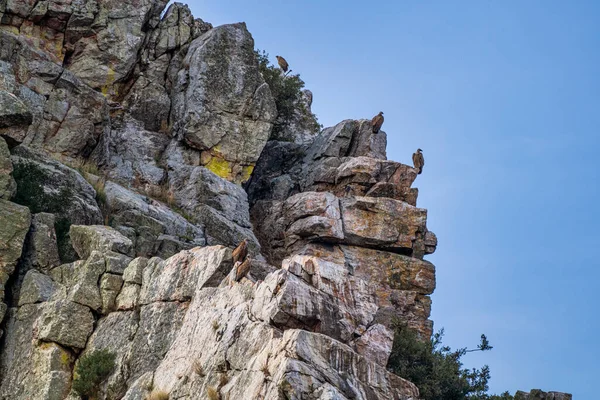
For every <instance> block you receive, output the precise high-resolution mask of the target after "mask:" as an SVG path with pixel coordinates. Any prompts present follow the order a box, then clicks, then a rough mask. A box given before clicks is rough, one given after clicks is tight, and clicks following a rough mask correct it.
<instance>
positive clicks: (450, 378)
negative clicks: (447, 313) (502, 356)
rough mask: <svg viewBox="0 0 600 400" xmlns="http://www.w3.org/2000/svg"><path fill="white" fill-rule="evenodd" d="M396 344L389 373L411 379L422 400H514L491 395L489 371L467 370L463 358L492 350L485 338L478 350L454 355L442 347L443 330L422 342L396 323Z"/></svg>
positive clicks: (410, 330)
mask: <svg viewBox="0 0 600 400" xmlns="http://www.w3.org/2000/svg"><path fill="white" fill-rule="evenodd" d="M394 331H395V332H394V344H393V347H392V353H391V355H390V358H389V361H388V369H389V370H390V371H391V372H393V373H395V374H396V375H399V376H401V377H402V378H405V379H408V380H409V381H411V382H412V383H414V384H415V385H417V387H418V388H419V391H420V394H421V396H420V397H421V399H423V400H464V399H469V400H512V399H513V397H512V396H510V395H509V394H508V392H505V393H503V394H502V395H500V396H496V395H488V394H487V391H488V389H489V387H488V382H489V379H490V369H489V367H488V366H487V365H484V366H483V367H481V369H475V368H474V369H471V370H469V369H465V368H463V364H462V362H461V361H460V360H461V358H462V357H463V356H464V355H465V354H466V353H468V352H471V351H486V350H491V349H492V347H491V346H490V344H489V342H488V340H487V338H486V337H485V335H481V344H480V345H479V346H478V347H477V349H473V350H467V349H466V348H463V349H459V350H456V351H452V350H451V349H450V347H448V346H442V338H443V336H444V330H443V329H442V330H441V331H439V332H438V333H436V334H434V335H433V337H432V338H431V340H430V341H422V340H420V338H419V336H418V334H417V332H415V331H414V330H412V329H410V328H408V327H407V326H406V325H405V324H402V323H396V324H395V327H394Z"/></svg>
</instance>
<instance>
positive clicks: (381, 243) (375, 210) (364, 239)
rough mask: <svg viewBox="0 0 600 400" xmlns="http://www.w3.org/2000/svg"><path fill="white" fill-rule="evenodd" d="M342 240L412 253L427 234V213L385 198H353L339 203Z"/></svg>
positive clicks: (344, 199)
mask: <svg viewBox="0 0 600 400" xmlns="http://www.w3.org/2000/svg"><path fill="white" fill-rule="evenodd" d="M340 204H341V210H342V219H343V226H344V236H345V241H346V242H347V243H349V244H355V245H359V246H378V247H380V248H389V249H393V250H396V251H405V252H408V253H409V254H411V253H412V250H413V247H415V246H416V244H415V242H417V241H419V240H420V241H421V242H422V237H423V235H424V234H425V232H427V228H426V227H425V222H426V219H427V210H425V209H421V208H416V207H413V206H410V205H408V204H406V203H403V202H400V201H397V200H392V199H386V198H381V197H378V198H369V197H355V198H343V199H341V200H340Z"/></svg>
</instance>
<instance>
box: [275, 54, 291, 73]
mask: <svg viewBox="0 0 600 400" xmlns="http://www.w3.org/2000/svg"><path fill="white" fill-rule="evenodd" d="M275 57H277V63H278V64H279V67H280V68H281V69H282V70H283V72H288V68H289V64H288V63H287V61H285V58H283V57H281V56H275Z"/></svg>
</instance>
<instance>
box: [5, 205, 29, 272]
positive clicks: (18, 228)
mask: <svg viewBox="0 0 600 400" xmlns="http://www.w3.org/2000/svg"><path fill="white" fill-rule="evenodd" d="M30 224H31V213H30V212H29V209H28V208H27V207H23V206H20V205H18V204H15V203H11V202H9V201H6V200H1V199H0V274H1V276H0V282H1V283H2V284H4V283H6V278H5V277H8V276H9V275H10V274H12V272H13V271H14V268H15V265H16V263H17V260H18V259H19V258H20V257H21V253H22V251H23V243H24V242H25V236H26V235H27V232H28V231H29V226H30Z"/></svg>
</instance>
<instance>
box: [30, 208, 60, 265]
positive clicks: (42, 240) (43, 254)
mask: <svg viewBox="0 0 600 400" xmlns="http://www.w3.org/2000/svg"><path fill="white" fill-rule="evenodd" d="M55 222H56V219H55V217H54V214H48V213H39V214H34V215H33V218H32V220H31V228H30V229H29V233H28V234H27V241H26V245H25V249H24V252H23V259H24V263H26V264H27V268H36V269H38V270H40V271H44V272H47V271H49V270H51V269H52V268H54V267H57V266H58V265H60V257H59V254H58V246H57V243H56V231H55V228H54V225H55ZM24 267H25V266H22V267H21V268H24Z"/></svg>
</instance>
